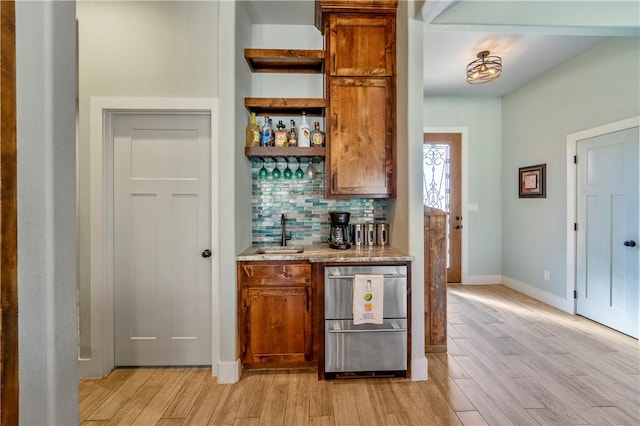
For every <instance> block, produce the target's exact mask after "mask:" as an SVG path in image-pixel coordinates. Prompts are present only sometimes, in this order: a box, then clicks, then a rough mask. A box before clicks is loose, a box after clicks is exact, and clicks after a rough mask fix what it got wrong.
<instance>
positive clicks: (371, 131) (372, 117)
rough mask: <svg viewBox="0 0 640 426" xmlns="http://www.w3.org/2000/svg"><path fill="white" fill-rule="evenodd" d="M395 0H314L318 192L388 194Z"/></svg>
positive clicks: (336, 195)
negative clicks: (321, 40)
mask: <svg viewBox="0 0 640 426" xmlns="http://www.w3.org/2000/svg"><path fill="white" fill-rule="evenodd" d="M397 6H398V1H397V0H316V26H317V27H318V28H319V29H320V31H322V32H323V34H324V36H325V49H326V50H325V76H326V79H325V85H326V86H325V97H326V109H325V128H326V129H325V132H326V147H327V148H326V149H327V151H326V159H325V160H326V165H325V171H326V173H325V197H327V198H392V197H395V195H396V194H395V190H396V188H395V186H396V185H395V175H394V173H395V170H394V169H395V163H396V157H395V155H396V133H395V128H396V69H395V63H396V8H397Z"/></svg>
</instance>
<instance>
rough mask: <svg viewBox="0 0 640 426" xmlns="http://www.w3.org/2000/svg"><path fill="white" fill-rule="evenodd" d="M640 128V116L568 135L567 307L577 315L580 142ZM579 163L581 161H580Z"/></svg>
mask: <svg viewBox="0 0 640 426" xmlns="http://www.w3.org/2000/svg"><path fill="white" fill-rule="evenodd" d="M634 127H640V116H636V117H630V118H626V119H624V120H619V121H614V122H613V123H608V124H604V125H602V126H598V127H593V128H591V129H585V130H581V131H579V132H575V133H570V134H568V135H567V293H566V300H567V302H568V303H567V306H570V307H571V313H573V314H574V315H575V314H576V308H577V300H576V299H575V298H574V297H573V295H574V291H576V289H577V287H576V286H577V284H578V283H577V282H576V268H577V264H576V256H577V236H576V232H575V231H574V224H575V223H576V222H577V220H578V212H577V204H578V198H577V197H578V195H577V194H578V192H577V185H578V182H577V181H578V167H577V165H576V164H575V163H574V157H575V156H576V153H577V149H578V145H577V144H578V141H579V140H581V139H588V138H593V137H596V136H601V135H606V134H607V133H612V132H618V131H621V130H626V129H631V128H634ZM578 161H579V160H578ZM638 161H639V162H640V158H639V159H638Z"/></svg>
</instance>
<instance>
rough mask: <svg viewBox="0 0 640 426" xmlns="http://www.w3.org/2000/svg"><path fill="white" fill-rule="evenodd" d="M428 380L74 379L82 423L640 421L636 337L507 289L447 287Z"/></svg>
mask: <svg viewBox="0 0 640 426" xmlns="http://www.w3.org/2000/svg"><path fill="white" fill-rule="evenodd" d="M448 308H449V310H448V337H449V338H448V351H449V352H448V354H427V357H428V360H429V380H428V381H423V382H411V381H410V380H406V379H360V380H351V381H349V380H342V381H323V382H319V381H318V380H317V378H316V372H315V370H285V371H256V370H253V371H245V372H244V374H243V376H242V379H241V380H240V381H239V382H238V383H236V384H233V385H220V384H217V383H216V381H215V379H214V378H212V377H211V376H210V370H208V369H119V370H115V371H114V372H112V373H111V374H110V375H109V376H108V377H106V378H103V379H99V380H83V381H82V382H81V384H80V417H81V421H82V424H83V425H97V424H145V425H153V424H157V425H187V424H191V425H205V424H215V425H296V426H297V425H378V424H389V425H405V424H406V425H409V424H415V425H436V424H438V425H453V424H467V425H484V424H490V425H508V424H513V425H528V424H543V425H561V424H562V425H587V424H592V425H606V424H611V425H637V424H640V367H639V363H640V359H639V351H640V347H639V345H638V341H637V340H635V339H632V338H630V337H628V336H625V335H623V334H620V333H617V332H615V331H612V330H610V329H608V328H606V327H603V326H601V325H599V324H596V323H594V322H591V321H589V320H586V319H584V318H581V317H574V316H571V315H567V314H565V313H563V312H560V311H558V310H557V309H554V308H551V307H549V306H547V305H545V304H543V303H540V302H538V301H535V300H533V299H531V298H529V297H527V296H524V295H522V294H519V293H517V292H514V291H512V290H510V289H507V288H505V287H503V286H470V287H462V286H452V287H449V290H448Z"/></svg>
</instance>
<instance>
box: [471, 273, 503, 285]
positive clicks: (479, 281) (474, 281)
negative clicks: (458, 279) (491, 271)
mask: <svg viewBox="0 0 640 426" xmlns="http://www.w3.org/2000/svg"><path fill="white" fill-rule="evenodd" d="M501 283H502V275H469V276H468V277H464V279H463V280H462V284H464V285H487V284H501Z"/></svg>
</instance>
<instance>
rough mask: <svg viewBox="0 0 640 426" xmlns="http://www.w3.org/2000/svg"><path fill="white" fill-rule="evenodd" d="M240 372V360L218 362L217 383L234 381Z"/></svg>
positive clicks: (237, 379) (237, 378) (238, 377)
mask: <svg viewBox="0 0 640 426" xmlns="http://www.w3.org/2000/svg"><path fill="white" fill-rule="evenodd" d="M241 374H242V363H241V362H240V360H237V361H232V362H222V361H219V362H218V383H236V382H238V381H239V380H240V375H241Z"/></svg>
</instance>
